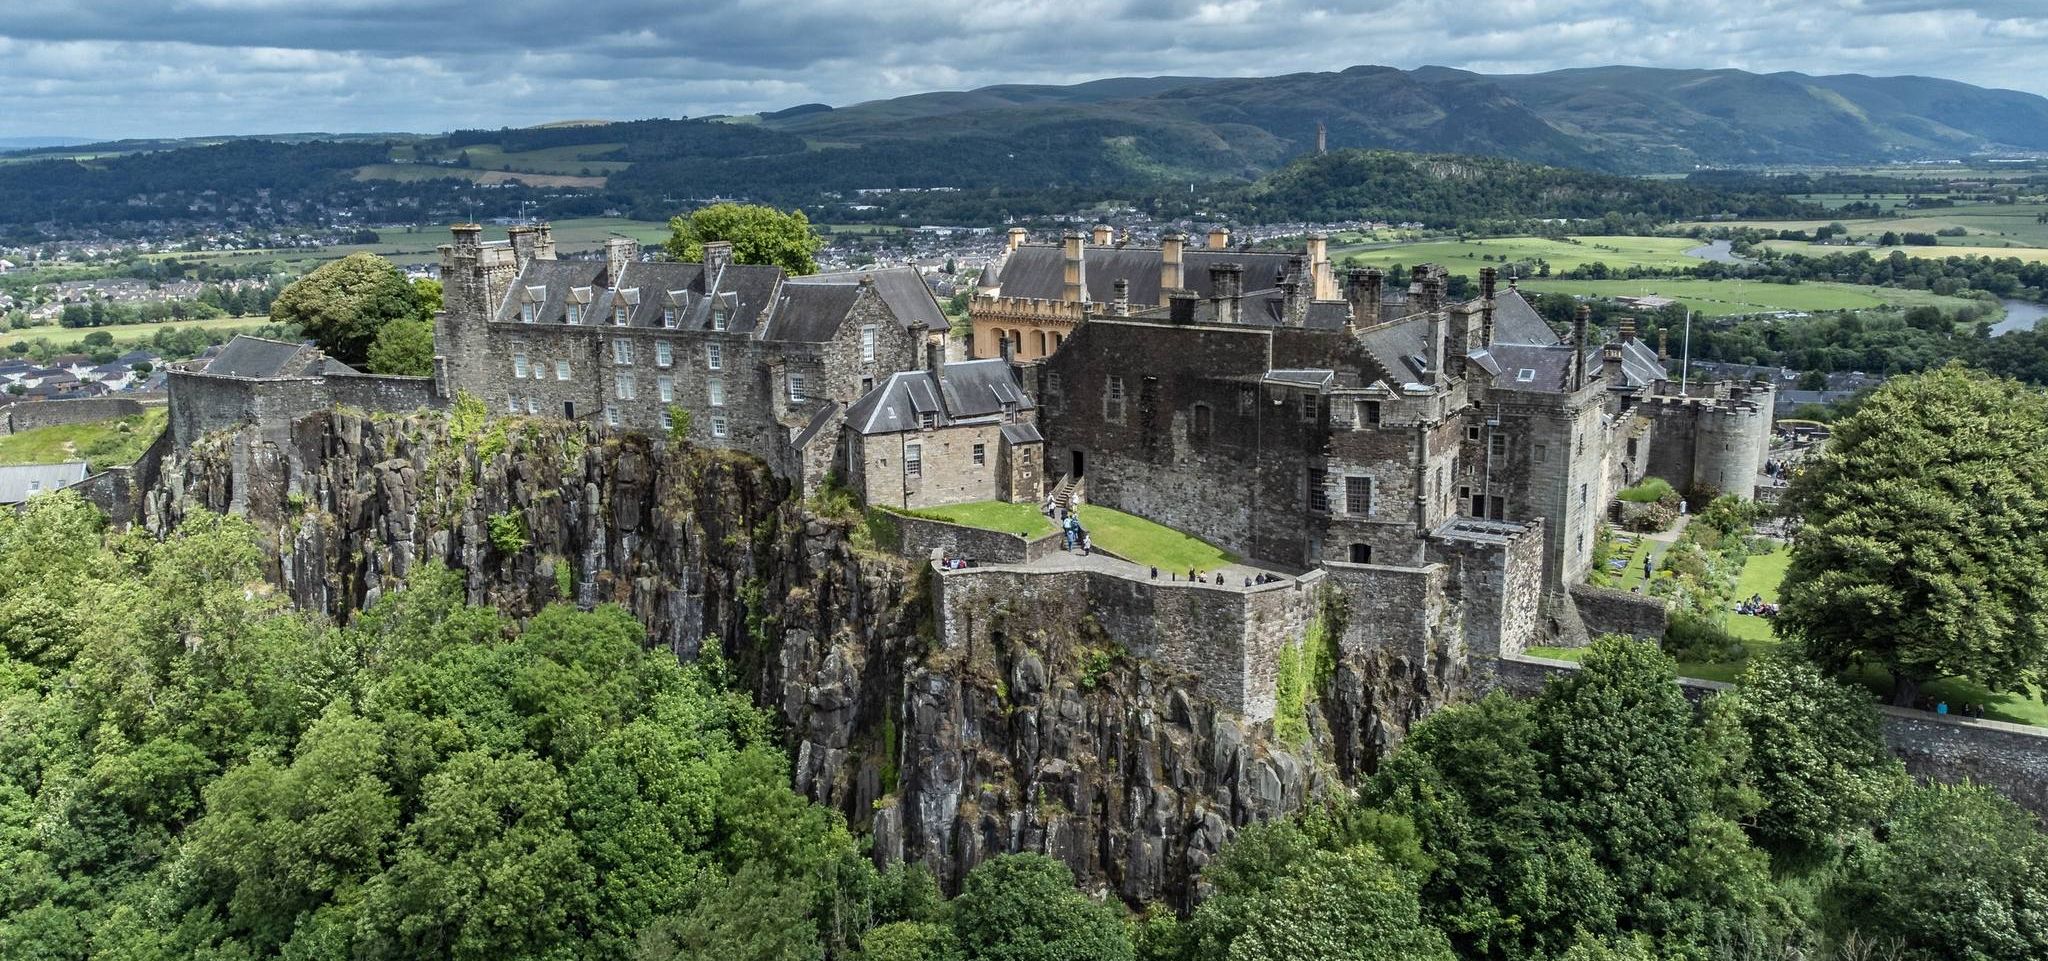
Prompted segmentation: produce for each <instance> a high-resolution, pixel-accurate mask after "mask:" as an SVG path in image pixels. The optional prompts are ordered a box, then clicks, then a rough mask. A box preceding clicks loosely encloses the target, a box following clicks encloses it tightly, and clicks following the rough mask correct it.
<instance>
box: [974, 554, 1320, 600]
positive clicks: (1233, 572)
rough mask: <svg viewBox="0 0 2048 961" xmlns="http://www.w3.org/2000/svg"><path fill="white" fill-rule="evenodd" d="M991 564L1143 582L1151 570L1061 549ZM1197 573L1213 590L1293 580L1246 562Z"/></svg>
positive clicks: (1184, 578) (1180, 574) (1184, 575)
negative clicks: (1260, 580) (1263, 577)
mask: <svg viewBox="0 0 2048 961" xmlns="http://www.w3.org/2000/svg"><path fill="white" fill-rule="evenodd" d="M990 566H1000V567H1014V568H1023V569H1026V570H1042V571H1083V570H1086V571H1100V572H1102V573H1105V574H1115V575H1116V576H1118V577H1126V578H1130V579H1131V580H1138V581H1144V580H1151V579H1152V569H1151V568H1150V567H1148V566H1146V565H1143V564H1133V563H1131V562H1130V561H1126V560H1123V559H1121V558H1116V557H1110V556H1109V555H1107V554H1103V553H1101V552H1100V551H1097V552H1095V553H1091V554H1082V553H1081V552H1080V551H1062V552H1060V553H1057V554H1052V555H1049V556H1046V557H1042V558H1039V559H1038V560H1035V561H1032V562H1030V563H1028V564H1003V565H990ZM1219 570H1220V571H1222V572H1223V583H1221V584H1218V583H1216V573H1217V571H1219ZM1200 573H1201V574H1202V575H1203V583H1202V585H1201V586H1203V587H1208V588H1211V589H1214V590H1232V591H1239V592H1242V591H1244V590H1246V587H1245V581H1246V580H1247V579H1249V578H1254V577H1257V576H1258V575H1260V574H1273V575H1277V576H1279V577H1280V578H1281V580H1280V581H1278V582H1275V583H1269V584H1253V585H1252V586H1251V589H1253V590H1257V589H1260V588H1270V587H1278V586H1282V585H1285V584H1291V583H1293V582H1294V578H1293V577H1291V576H1289V575H1287V574H1285V573H1283V572H1281V571H1277V570H1268V569H1266V568H1261V567H1255V566H1252V565H1249V564H1242V563H1238V564H1229V565H1226V566H1224V567H1221V568H1210V569H1209V570H1206V571H1201V572H1200ZM1158 580H1159V583H1161V584H1167V583H1178V584H1187V583H1188V572H1187V571H1160V572H1159V578H1158Z"/></svg>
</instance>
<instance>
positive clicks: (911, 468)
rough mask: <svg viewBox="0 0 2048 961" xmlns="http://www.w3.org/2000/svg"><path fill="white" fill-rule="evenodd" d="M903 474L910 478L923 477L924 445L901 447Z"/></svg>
mask: <svg viewBox="0 0 2048 961" xmlns="http://www.w3.org/2000/svg"><path fill="white" fill-rule="evenodd" d="M903 472H904V473H905V474H909V475H910V476H912V477H923V476H924V445H923V444H905V445H903Z"/></svg>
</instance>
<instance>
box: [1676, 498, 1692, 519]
mask: <svg viewBox="0 0 2048 961" xmlns="http://www.w3.org/2000/svg"><path fill="white" fill-rule="evenodd" d="M1689 507H1690V505H1688V504H1686V502H1685V501H1684V500H1680V501H1679V502H1678V516H1680V517H1684V516H1685V515H1686V514H1687V513H1689V512H1690V510H1689Z"/></svg>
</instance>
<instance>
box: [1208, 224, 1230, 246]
mask: <svg viewBox="0 0 2048 961" xmlns="http://www.w3.org/2000/svg"><path fill="white" fill-rule="evenodd" d="M1229 247H1230V228H1229V227H1211V228H1209V249H1210V250H1227V249H1229Z"/></svg>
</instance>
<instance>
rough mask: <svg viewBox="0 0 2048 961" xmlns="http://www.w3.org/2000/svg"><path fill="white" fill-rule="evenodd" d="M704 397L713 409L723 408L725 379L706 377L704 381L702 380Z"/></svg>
mask: <svg viewBox="0 0 2048 961" xmlns="http://www.w3.org/2000/svg"><path fill="white" fill-rule="evenodd" d="M704 395H705V397H706V398H708V399H709V400H710V401H711V406H713V407H724V406H725V378H723V377H707V378H705V379H704Z"/></svg>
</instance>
